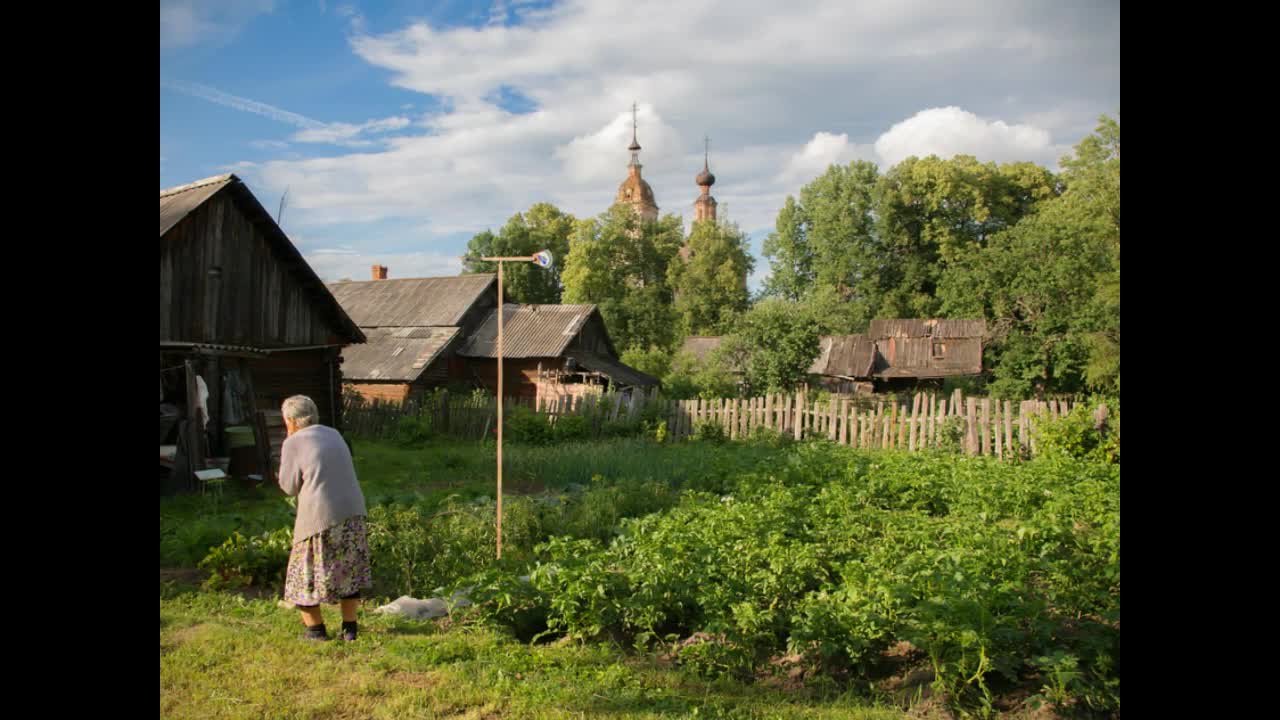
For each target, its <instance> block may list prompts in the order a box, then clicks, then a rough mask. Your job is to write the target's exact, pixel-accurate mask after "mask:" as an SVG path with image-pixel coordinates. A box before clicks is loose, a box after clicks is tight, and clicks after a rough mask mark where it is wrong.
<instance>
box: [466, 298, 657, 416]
mask: <svg viewBox="0 0 1280 720" xmlns="http://www.w3.org/2000/svg"><path fill="white" fill-rule="evenodd" d="M502 312H503V319H502V322H503V328H502V335H503V340H502V345H503V347H502V358H503V359H502V371H503V385H504V386H505V388H504V389H505V392H506V393H507V394H508V395H510V396H515V397H529V398H536V399H538V400H539V401H540V400H541V399H545V398H553V397H557V396H564V395H580V394H583V392H584V391H588V390H590V389H592V388H593V387H594V388H602V387H603V386H604V385H613V386H614V387H615V388H618V389H622V390H626V389H629V388H637V387H639V388H649V387H654V386H656V385H658V384H659V381H658V379H657V378H655V377H652V376H650V375H646V374H645V373H642V372H640V371H639V370H636V369H635V368H631V367H628V366H626V365H624V364H622V361H620V360H619V359H618V353H617V350H615V349H614V347H613V341H611V340H610V339H609V333H608V332H607V331H606V329H605V325H604V318H603V317H601V315H600V310H599V309H598V308H597V307H596V306H595V305H533V304H527V305H520V304H517V303H504V304H503V308H502ZM458 354H459V355H460V356H462V357H464V358H467V360H468V366H469V371H470V372H471V374H472V377H474V378H475V379H476V380H477V381H478V383H479V384H480V385H481V386H483V387H485V388H488V389H490V390H495V391H496V389H497V385H498V360H497V358H498V311H497V308H494V309H493V310H491V311H490V312H489V315H488V317H486V318H485V321H484V324H483V325H481V326H480V327H479V328H478V329H477V330H476V331H475V332H474V333H473V334H471V335H470V336H469V337H468V338H467V340H466V342H464V343H463V344H462V346H461V347H460V348H459V349H458Z"/></svg>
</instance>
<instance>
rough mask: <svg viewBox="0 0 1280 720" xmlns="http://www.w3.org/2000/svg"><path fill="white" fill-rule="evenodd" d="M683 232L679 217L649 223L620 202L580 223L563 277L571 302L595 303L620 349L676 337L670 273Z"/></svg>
mask: <svg viewBox="0 0 1280 720" xmlns="http://www.w3.org/2000/svg"><path fill="white" fill-rule="evenodd" d="M683 237H684V232H683V226H682V223H681V220H680V218H679V217H678V216H675V215H667V216H665V217H663V218H662V219H661V220H658V221H657V222H644V221H642V220H641V219H640V218H638V217H637V216H636V214H635V212H634V210H632V208H631V207H630V206H629V205H625V204H618V205H614V206H613V207H612V208H610V209H609V210H607V211H606V212H604V213H601V215H600V216H599V217H596V218H592V219H588V220H584V221H581V222H579V223H578V225H577V228H576V230H575V231H574V234H573V236H572V238H571V240H570V242H569V252H568V256H567V257H566V258H565V263H564V271H563V273H562V274H561V278H562V280H563V282H564V293H563V298H564V302H566V303H594V304H596V305H597V306H599V308H600V313H601V315H602V316H603V317H604V320H605V324H606V325H607V326H608V328H609V336H610V337H611V338H612V339H613V341H614V344H615V346H616V347H618V348H619V349H621V350H626V349H629V348H632V347H639V348H648V347H651V346H657V347H660V348H664V349H670V348H671V346H672V344H673V343H674V342H675V338H676V333H675V314H674V311H673V309H672V292H671V287H670V285H669V284H668V282H667V274H668V271H669V268H670V265H671V263H672V261H673V260H674V259H675V258H676V253H677V252H678V251H679V250H680V245H681V243H682V239H683Z"/></svg>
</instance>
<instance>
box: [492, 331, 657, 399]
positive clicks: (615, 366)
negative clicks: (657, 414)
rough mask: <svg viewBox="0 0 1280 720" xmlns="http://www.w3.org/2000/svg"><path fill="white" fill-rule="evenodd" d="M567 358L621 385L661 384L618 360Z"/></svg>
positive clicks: (580, 354)
mask: <svg viewBox="0 0 1280 720" xmlns="http://www.w3.org/2000/svg"><path fill="white" fill-rule="evenodd" d="M503 331H504V332H505V331H506V329H505V328H504V329H503ZM566 357H571V358H573V359H575V360H577V361H578V365H580V366H582V367H584V368H586V369H587V370H591V371H592V372H598V373H600V374H602V375H605V376H607V377H608V378H609V379H610V380H612V381H614V382H615V383H617V384H619V385H628V386H652V385H659V384H661V383H660V381H659V380H658V378H656V377H653V376H652V375H646V374H645V373H642V372H640V371H639V370H636V369H635V368H633V367H628V366H626V365H623V364H622V363H621V362H618V361H617V360H613V359H611V358H607V357H604V356H602V355H596V354H595V353H588V352H569V353H566Z"/></svg>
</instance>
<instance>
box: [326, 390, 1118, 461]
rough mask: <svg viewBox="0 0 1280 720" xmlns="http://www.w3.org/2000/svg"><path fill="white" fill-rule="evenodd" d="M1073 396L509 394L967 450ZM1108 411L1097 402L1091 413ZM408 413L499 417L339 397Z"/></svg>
mask: <svg viewBox="0 0 1280 720" xmlns="http://www.w3.org/2000/svg"><path fill="white" fill-rule="evenodd" d="M1079 405H1080V403H1078V402H1070V401H1066V400H1048V401H1038V400H1024V401H1020V402H1016V403H1015V402H1013V401H1009V400H1004V401H1000V400H993V399H991V398H985V397H983V398H979V397H963V396H962V395H961V393H960V391H959V390H957V391H955V392H954V393H952V394H951V395H950V396H946V395H937V394H934V393H917V394H915V395H912V396H910V397H909V398H903V397H902V396H898V397H896V398H895V397H859V396H829V395H828V396H824V397H823V399H821V400H818V399H815V398H813V397H811V396H810V395H808V394H807V393H806V392H805V391H803V390H801V391H799V392H796V393H794V394H774V395H766V396H763V397H754V398H721V399H716V400H707V399H702V398H697V399H692V400H672V399H670V398H664V397H662V396H661V395H659V394H657V392H651V393H642V392H636V393H631V394H622V393H617V394H607V395H594V396H591V395H588V396H586V397H565V398H561V399H558V400H553V401H549V402H544V403H542V404H541V406H539V405H538V404H537V403H535V401H534V400H533V399H532V398H515V397H511V398H508V399H507V405H506V410H505V412H506V413H507V416H508V418H509V417H510V413H511V412H512V410H513V409H514V408H516V407H525V408H528V409H529V410H532V411H536V412H539V413H543V414H544V415H545V416H546V417H547V421H548V422H549V423H551V424H552V425H554V424H555V423H556V422H557V420H558V419H559V418H560V417H564V416H567V415H576V416H580V417H583V418H585V419H586V421H587V428H588V433H589V434H591V435H592V436H594V437H599V436H601V435H602V434H604V433H605V431H606V429H607V427H608V425H609V424H611V423H639V422H640V420H641V418H650V419H656V420H665V421H666V424H667V437H668V439H669V440H673V441H679V440H685V439H688V438H690V437H692V436H693V435H694V434H695V433H696V432H697V431H698V428H699V427H701V426H704V425H719V427H720V428H721V429H722V431H723V433H724V435H725V437H727V438H729V439H732V440H736V439H739V438H746V437H750V436H751V435H752V434H753V433H756V432H757V431H758V429H764V428H767V429H768V430H771V431H773V432H777V433H781V434H784V435H786V436H788V437H792V438H795V439H802V438H826V439H828V440H831V441H832V442H836V443H839V444H841V445H851V446H854V447H859V448H882V449H889V448H896V449H901V450H909V451H917V450H925V449H930V448H943V449H945V448H952V449H957V450H963V451H964V452H966V453H968V454H970V455H991V456H995V457H1006V456H1013V455H1017V456H1023V457H1028V456H1031V455H1035V454H1036V452H1037V447H1036V437H1035V432H1034V426H1033V424H1032V419H1033V418H1035V417H1037V416H1039V417H1043V418H1045V419H1057V418H1058V417H1060V416H1061V415H1064V414H1066V413H1068V412H1070V411H1071V410H1073V409H1075V408H1076V407H1078V406H1079ZM1097 413H1101V414H1103V416H1105V413H1106V408H1105V406H1101V407H1100V408H1098V409H1096V411H1095V414H1097ZM404 417H413V418H415V419H417V420H418V421H419V422H422V423H424V424H426V425H427V426H428V427H429V428H430V430H431V431H432V432H434V433H436V434H442V435H447V436H451V437H456V438H463V439H472V440H479V439H480V438H483V437H492V436H493V434H494V428H495V424H496V422H497V402H496V400H495V399H494V398H491V397H489V398H483V397H480V398H477V397H472V396H465V397H456V396H455V397H450V396H449V395H448V393H440V394H439V395H437V396H428V397H427V398H426V399H424V400H422V401H420V402H419V401H413V400H409V401H405V402H404V403H397V402H386V401H373V402H367V401H364V400H361V399H360V398H357V397H352V398H348V399H347V400H346V402H345V403H344V409H343V424H344V426H345V427H346V428H347V429H348V430H349V431H350V432H352V433H354V434H356V435H363V436H369V437H390V436H391V435H393V434H394V433H395V432H396V430H397V427H398V426H399V423H400V419H401V418H404Z"/></svg>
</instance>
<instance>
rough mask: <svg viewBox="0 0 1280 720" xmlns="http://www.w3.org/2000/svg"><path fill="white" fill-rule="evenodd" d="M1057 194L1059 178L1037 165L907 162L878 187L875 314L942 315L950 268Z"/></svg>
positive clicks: (967, 159) (966, 159)
mask: <svg viewBox="0 0 1280 720" xmlns="http://www.w3.org/2000/svg"><path fill="white" fill-rule="evenodd" d="M1056 192H1057V185H1056V182H1055V179H1054V177H1053V174H1052V173H1050V172H1049V171H1048V170H1046V169H1045V168H1043V167H1041V166H1039V165H1036V164H1034V163H1012V164H1007V165H1002V166H997V165H996V164H995V163H985V164H984V163H980V162H978V161H977V159H976V158H973V157H971V156H968V155H957V156H956V157H954V158H952V159H951V160H943V159H941V158H939V157H937V156H934V155H931V156H929V157H926V158H916V157H910V158H907V159H906V160H903V161H902V162H901V163H899V164H898V165H896V166H894V167H893V168H892V169H891V170H889V172H887V173H886V174H885V175H884V177H883V178H881V181H880V182H879V184H878V185H877V187H876V198H875V212H876V216H877V221H876V233H877V236H878V239H879V243H880V258H879V259H880V263H879V273H878V277H877V278H876V280H877V282H876V284H877V286H878V287H876V288H874V289H872V288H868V290H867V292H868V294H869V295H870V296H871V297H872V298H873V300H874V307H873V312H875V314H876V316H878V317H930V316H936V315H937V314H938V313H939V311H940V310H941V306H942V303H941V301H940V300H939V298H938V284H939V281H940V279H941V277H942V274H943V272H944V271H945V270H946V268H947V267H948V266H949V265H950V264H951V263H953V262H955V261H956V259H957V258H958V257H960V256H961V255H962V254H964V253H967V252H969V251H970V250H972V249H974V248H980V247H983V246H985V245H986V243H987V242H988V241H989V239H990V238H991V237H992V236H993V235H994V234H996V233H998V232H1000V231H1002V230H1005V229H1007V228H1009V227H1012V226H1013V225H1015V224H1016V223H1017V222H1018V221H1019V220H1020V219H1021V218H1023V217H1024V216H1026V215H1028V214H1029V213H1031V212H1033V211H1034V209H1035V208H1036V206H1037V204H1038V203H1040V202H1042V201H1044V200H1047V199H1049V198H1051V197H1053V196H1054V195H1055V194H1056Z"/></svg>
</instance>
